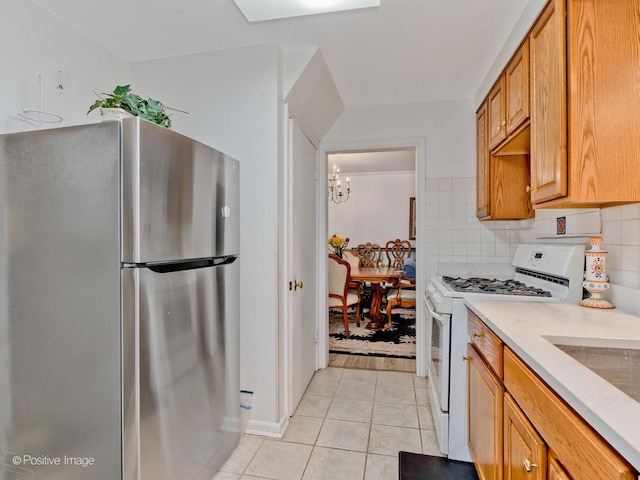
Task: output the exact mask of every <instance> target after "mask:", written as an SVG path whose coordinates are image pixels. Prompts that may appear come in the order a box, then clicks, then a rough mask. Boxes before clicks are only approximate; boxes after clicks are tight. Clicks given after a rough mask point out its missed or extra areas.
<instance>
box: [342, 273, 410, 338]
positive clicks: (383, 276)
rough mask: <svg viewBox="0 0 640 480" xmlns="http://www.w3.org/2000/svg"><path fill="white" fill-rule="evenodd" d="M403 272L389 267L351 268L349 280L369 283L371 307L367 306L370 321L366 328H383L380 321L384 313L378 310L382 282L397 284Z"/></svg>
mask: <svg viewBox="0 0 640 480" xmlns="http://www.w3.org/2000/svg"><path fill="white" fill-rule="evenodd" d="M403 273H404V271H403V270H398V269H397V268H390V267H354V268H352V269H351V280H355V281H358V282H363V283H364V282H369V283H371V307H370V308H369V318H370V319H371V321H370V322H369V323H368V324H367V326H366V328H367V329H369V330H381V329H382V328H384V322H383V321H382V319H383V318H384V315H383V314H382V312H380V304H381V303H382V284H383V283H385V284H390V285H397V284H398V282H399V281H400V278H401V277H402V274H403Z"/></svg>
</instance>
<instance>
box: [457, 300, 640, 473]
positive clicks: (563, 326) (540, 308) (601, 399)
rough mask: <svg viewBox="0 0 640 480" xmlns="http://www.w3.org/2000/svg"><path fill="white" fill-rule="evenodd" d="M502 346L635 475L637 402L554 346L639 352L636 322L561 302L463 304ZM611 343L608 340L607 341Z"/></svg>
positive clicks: (639, 453) (639, 438)
mask: <svg viewBox="0 0 640 480" xmlns="http://www.w3.org/2000/svg"><path fill="white" fill-rule="evenodd" d="M465 303H466V304H467V306H468V307H469V308H470V309H471V310H473V312H474V313H476V314H477V315H478V316H479V317H480V318H481V319H482V320H483V321H484V322H485V323H486V324H487V325H488V326H489V327H490V328H491V329H492V330H493V331H494V332H495V333H496V335H498V336H499V337H500V338H501V339H502V340H503V341H504V343H505V344H506V345H508V346H509V347H510V348H511V349H512V350H513V351H514V352H516V354H518V356H520V358H522V359H523V360H524V361H525V362H526V363H527V364H528V365H529V366H530V367H531V369H533V370H534V371H535V372H536V373H537V374H538V375H539V376H540V377H541V378H542V379H543V380H544V381H545V382H546V383H547V384H548V385H549V386H550V387H551V388H552V389H554V390H555V391H556V392H557V393H558V394H559V395H560V396H561V397H562V398H563V399H564V400H565V401H566V402H567V403H568V404H569V405H571V406H572V407H573V409H574V410H575V411H576V412H578V413H579V414H580V415H581V416H582V417H583V418H584V420H585V421H586V422H588V423H589V424H590V425H591V426H592V427H593V428H594V429H595V430H596V431H597V432H598V433H599V434H600V435H602V437H603V438H604V439H605V440H607V441H608V442H609V443H610V444H611V446H612V447H613V448H614V449H616V450H617V451H618V452H619V453H620V454H621V455H622V456H623V457H624V458H625V459H626V460H627V461H628V462H629V463H630V464H631V465H633V467H634V468H635V469H636V470H639V471H640V403H639V402H637V401H635V400H633V399H632V398H630V397H629V396H627V395H626V394H624V393H623V392H622V391H620V390H618V389H617V388H615V387H614V386H613V385H611V384H610V383H608V382H607V381H605V380H604V379H602V378H601V377H599V376H598V375H596V374H595V373H594V372H592V371H591V370H589V369H588V368H586V367H585V366H583V365H582V364H581V363H579V362H578V361H576V360H574V359H573V358H572V357H570V356H569V355H567V354H566V353H564V352H563V351H561V350H560V349H558V348H556V347H555V346H554V345H553V344H552V343H551V342H550V341H548V340H547V339H545V337H569V338H567V341H566V342H565V341H563V342H559V341H557V340H558V339H555V338H554V339H553V341H554V342H556V343H565V344H576V343H577V342H576V341H572V337H577V338H578V339H584V338H587V339H589V340H588V341H587V343H588V344H589V345H594V346H609V345H608V344H607V341H608V340H611V341H616V340H617V341H623V342H624V343H626V344H627V345H626V346H627V347H630V348H640V318H639V317H635V316H632V315H628V314H625V313H622V312H619V311H617V310H615V309H614V310H598V309H593V308H585V307H580V306H578V305H576V304H569V303H562V302H501V301H495V300H494V301H487V300H467V301H465ZM612 343H614V342H612Z"/></svg>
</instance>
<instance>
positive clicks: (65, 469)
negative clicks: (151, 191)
mask: <svg viewBox="0 0 640 480" xmlns="http://www.w3.org/2000/svg"><path fill="white" fill-rule="evenodd" d="M119 168H120V141H119V125H118V124H117V123H111V124H94V125H85V126H81V127H69V128H62V129H55V130H41V131H37V132H25V133H20V134H11V135H6V136H0V204H1V205H2V208H0V252H2V253H1V254H0V462H2V465H1V466H0V479H2V480H18V479H22V478H28V479H42V480H44V479H65V480H85V479H87V478H91V479H92V480H113V479H114V478H120V472H121V433H122V428H121V422H120V408H121V397H120V381H121V367H120V338H121V337H120V252H119V238H120V231H119V223H118V213H119V191H120V185H119Z"/></svg>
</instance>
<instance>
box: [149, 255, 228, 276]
mask: <svg viewBox="0 0 640 480" xmlns="http://www.w3.org/2000/svg"><path fill="white" fill-rule="evenodd" d="M237 259H238V257H235V256H226V257H215V258H206V259H199V260H188V261H185V262H174V263H161V264H160V263H159V264H146V265H145V264H139V265H137V266H138V267H146V268H148V269H149V270H151V271H152V272H155V273H171V272H181V271H184V270H196V269H198V268H209V267H221V266H223V265H230V264H232V263H233V262H235V261H236V260H237Z"/></svg>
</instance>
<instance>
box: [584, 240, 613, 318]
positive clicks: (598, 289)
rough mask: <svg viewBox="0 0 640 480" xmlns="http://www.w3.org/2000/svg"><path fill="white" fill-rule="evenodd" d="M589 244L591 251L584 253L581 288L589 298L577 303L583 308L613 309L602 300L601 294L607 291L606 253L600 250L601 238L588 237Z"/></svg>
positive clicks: (611, 305)
mask: <svg viewBox="0 0 640 480" xmlns="http://www.w3.org/2000/svg"><path fill="white" fill-rule="evenodd" d="M589 243H590V244H591V250H587V251H586V252H584V256H585V259H586V262H585V267H586V271H585V277H584V282H583V283H582V286H583V287H584V288H585V289H586V290H587V291H588V292H589V293H590V294H591V296H590V297H589V298H585V299H584V300H581V301H580V302H579V303H580V305H582V306H583V307H591V308H615V307H614V305H613V304H611V303H609V302H607V301H606V300H605V299H604V298H602V294H603V293H604V292H606V291H607V290H608V289H609V283H608V282H607V272H606V267H605V258H606V256H607V252H605V251H603V250H600V245H602V237H599V236H595V237H589Z"/></svg>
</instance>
